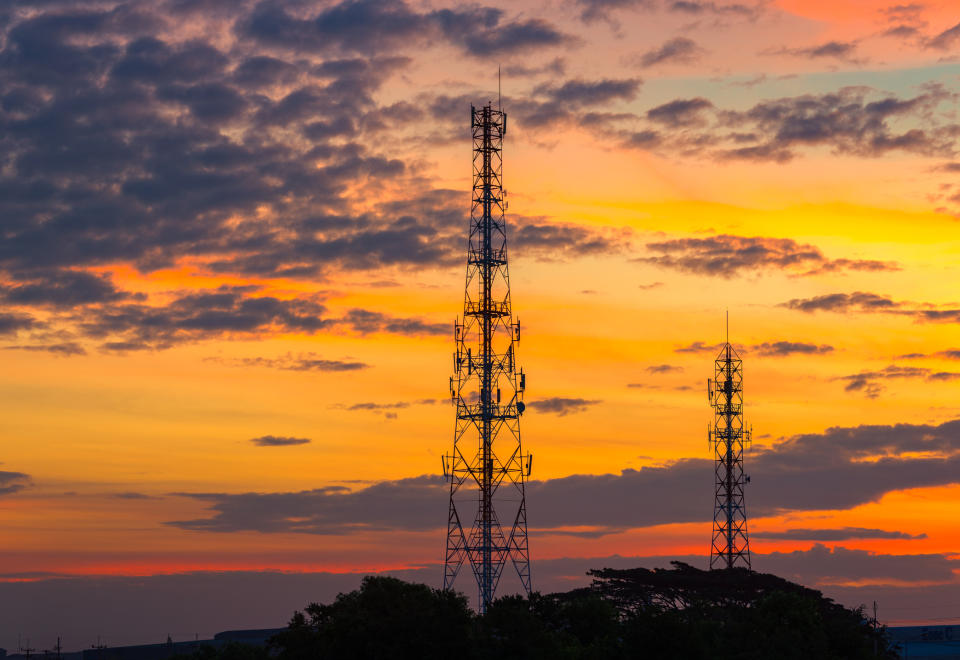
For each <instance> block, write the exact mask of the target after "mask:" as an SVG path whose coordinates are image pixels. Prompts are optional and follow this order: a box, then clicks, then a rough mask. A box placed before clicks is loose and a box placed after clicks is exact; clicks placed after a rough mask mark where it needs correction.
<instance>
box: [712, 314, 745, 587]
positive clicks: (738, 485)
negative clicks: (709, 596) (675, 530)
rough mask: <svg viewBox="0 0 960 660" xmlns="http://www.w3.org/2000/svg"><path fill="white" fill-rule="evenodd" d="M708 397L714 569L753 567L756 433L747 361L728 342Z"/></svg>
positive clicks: (717, 366)
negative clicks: (750, 518)
mask: <svg viewBox="0 0 960 660" xmlns="http://www.w3.org/2000/svg"><path fill="white" fill-rule="evenodd" d="M707 396H708V397H709V399H710V407H711V408H713V424H712V426H711V427H710V428H708V430H707V439H708V441H709V443H710V446H711V448H712V449H713V452H714V455H715V457H716V461H715V464H714V473H715V477H716V497H715V504H714V508H713V542H712V544H711V547H710V568H711V569H714V568H734V567H744V568H750V541H749V539H748V538H747V508H746V504H745V503H744V498H743V487H744V483H745V482H748V481H749V479H750V478H749V477H745V476H744V474H743V448H744V442H746V443H747V445H749V444H750V441H751V435H752V434H751V431H750V430H748V429H745V428H744V424H743V361H742V360H741V359H740V356H739V355H738V354H737V351H736V350H735V349H734V348H733V346H732V345H731V344H730V331H729V321H728V330H727V341H726V343H724V345H723V348H722V349H720V354H719V355H718V356H717V359H716V360H715V361H714V377H713V379H712V380H708V381H707Z"/></svg>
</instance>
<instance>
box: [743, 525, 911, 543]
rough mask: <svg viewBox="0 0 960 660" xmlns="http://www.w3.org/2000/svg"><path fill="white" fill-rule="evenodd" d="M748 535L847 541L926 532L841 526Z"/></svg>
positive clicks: (791, 539) (902, 537)
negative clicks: (911, 532)
mask: <svg viewBox="0 0 960 660" xmlns="http://www.w3.org/2000/svg"><path fill="white" fill-rule="evenodd" d="M750 536H751V537H753V538H757V539H777V540H786V541H849V540H851V539H908V540H914V539H925V538H927V535H926V534H908V533H906V532H896V531H888V530H884V529H868V528H866V527H842V528H840V529H802V528H793V529H785V530H783V531H779V532H764V531H760V532H758V531H756V530H751V532H750Z"/></svg>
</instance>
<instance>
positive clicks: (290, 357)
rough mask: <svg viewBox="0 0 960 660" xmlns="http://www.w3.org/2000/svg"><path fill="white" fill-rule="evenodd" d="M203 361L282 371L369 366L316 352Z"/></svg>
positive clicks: (331, 369) (348, 368) (343, 369)
mask: <svg viewBox="0 0 960 660" xmlns="http://www.w3.org/2000/svg"><path fill="white" fill-rule="evenodd" d="M204 361H205V362H216V363H219V364H226V365H229V366H232V367H267V368H270V369H280V370H283V371H359V370H361V369H368V368H370V365H369V364H366V363H364V362H356V361H353V360H329V359H325V358H322V357H320V356H319V355H318V354H316V353H298V354H296V355H294V354H292V353H287V354H285V355H281V356H280V357H276V358H266V357H247V358H230V359H226V358H213V357H208V358H204Z"/></svg>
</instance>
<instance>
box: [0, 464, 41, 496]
mask: <svg viewBox="0 0 960 660" xmlns="http://www.w3.org/2000/svg"><path fill="white" fill-rule="evenodd" d="M31 485H33V480H32V479H31V478H30V475H28V474H24V473H23V472H9V471H6V470H0V495H12V494H13V493H18V492H20V491H21V490H23V489H24V488H27V487H29V486H31Z"/></svg>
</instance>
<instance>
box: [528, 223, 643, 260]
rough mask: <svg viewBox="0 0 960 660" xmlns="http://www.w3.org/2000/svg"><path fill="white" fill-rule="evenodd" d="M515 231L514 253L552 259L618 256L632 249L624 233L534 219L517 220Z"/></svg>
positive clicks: (627, 235)
mask: <svg viewBox="0 0 960 660" xmlns="http://www.w3.org/2000/svg"><path fill="white" fill-rule="evenodd" d="M512 229H513V231H512V233H511V234H510V241H511V244H513V245H515V246H516V251H514V253H517V252H519V254H521V255H523V256H528V255H529V256H536V257H540V258H543V259H549V260H557V259H560V258H573V257H586V256H591V255H604V254H616V253H619V252H623V251H625V250H627V249H629V247H630V240H629V236H630V233H629V232H628V231H623V230H598V229H594V228H591V227H583V226H580V225H574V224H561V223H551V222H543V221H538V220H534V219H518V220H517V222H515V223H514V227H513V228H512Z"/></svg>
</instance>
